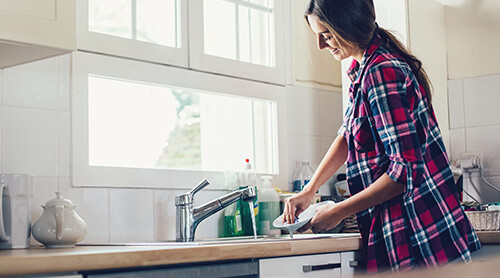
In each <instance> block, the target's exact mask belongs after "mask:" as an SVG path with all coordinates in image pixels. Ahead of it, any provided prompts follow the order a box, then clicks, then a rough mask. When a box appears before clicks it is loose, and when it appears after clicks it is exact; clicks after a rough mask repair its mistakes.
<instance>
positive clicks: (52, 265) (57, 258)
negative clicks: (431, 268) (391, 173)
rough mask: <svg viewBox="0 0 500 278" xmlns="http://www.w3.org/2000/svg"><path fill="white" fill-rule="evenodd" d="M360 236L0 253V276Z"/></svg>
mask: <svg viewBox="0 0 500 278" xmlns="http://www.w3.org/2000/svg"><path fill="white" fill-rule="evenodd" d="M361 246H362V243H361V237H360V236H353V237H346V238H318V239H300V240H286V241H271V242H269V241H259V242H255V243H234V244H233V243H224V244H214V245H210V244H207V245H181V246H77V247H74V248H64V249H46V248H44V247H32V248H30V249H18V250H0V276H5V275H23V274H41V273H58V272H75V271H84V270H103V269H113V268H128V267H141V266H156V265H173V264H182V263H196V262H211V261H224V260H235V259H249V258H265V257H281V256H291V255H305V254H318V253H331V252H342V251H353V250H359V249H361Z"/></svg>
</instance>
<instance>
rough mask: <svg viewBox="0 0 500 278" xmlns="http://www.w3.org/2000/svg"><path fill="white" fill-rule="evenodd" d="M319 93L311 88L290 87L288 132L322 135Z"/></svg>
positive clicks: (288, 95)
mask: <svg viewBox="0 0 500 278" xmlns="http://www.w3.org/2000/svg"><path fill="white" fill-rule="evenodd" d="M319 105H320V97H319V93H318V92H317V91H315V90H313V89H311V88H303V87H289V90H288V92H287V113H288V131H289V133H292V134H302V135H306V134H307V135H320V134H321V126H320V124H319V118H320V113H319Z"/></svg>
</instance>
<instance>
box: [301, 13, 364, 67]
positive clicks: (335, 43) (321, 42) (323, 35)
mask: <svg viewBox="0 0 500 278" xmlns="http://www.w3.org/2000/svg"><path fill="white" fill-rule="evenodd" d="M307 21H308V22H309V26H311V30H312V31H313V32H314V34H316V39H317V42H318V48H319V49H324V48H326V49H328V50H329V51H330V53H331V54H332V55H333V57H334V58H335V59H336V60H338V61H341V60H344V59H346V58H349V57H351V56H352V57H353V58H354V59H356V60H358V59H359V60H358V61H361V59H362V58H363V51H362V50H361V49H360V48H358V47H354V46H349V45H344V44H340V43H339V40H337V39H336V38H335V37H334V36H333V34H331V33H330V31H328V28H326V26H325V24H323V22H322V21H321V20H320V19H319V18H318V17H317V16H315V15H308V16H307Z"/></svg>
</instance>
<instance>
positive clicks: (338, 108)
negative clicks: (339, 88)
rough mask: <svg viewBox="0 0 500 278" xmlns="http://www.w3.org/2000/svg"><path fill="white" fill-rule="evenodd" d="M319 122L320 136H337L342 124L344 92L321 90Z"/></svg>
mask: <svg viewBox="0 0 500 278" xmlns="http://www.w3.org/2000/svg"><path fill="white" fill-rule="evenodd" d="M319 98H320V101H319V115H320V119H319V123H320V134H319V135H320V136H328V137H337V131H338V130H339V128H340V125H341V124H342V118H343V115H342V94H341V93H337V92H320V96H319Z"/></svg>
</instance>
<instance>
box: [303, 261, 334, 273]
mask: <svg viewBox="0 0 500 278" xmlns="http://www.w3.org/2000/svg"><path fill="white" fill-rule="evenodd" d="M340 267H341V265H340V263H334V264H318V265H303V266H302V271H303V272H311V271H316V270H325V269H335V268H340Z"/></svg>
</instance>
